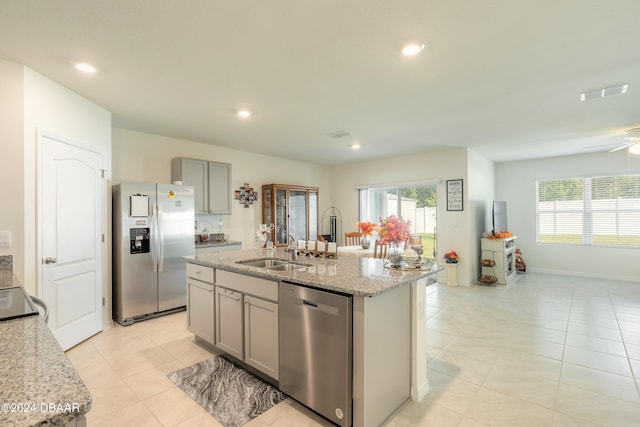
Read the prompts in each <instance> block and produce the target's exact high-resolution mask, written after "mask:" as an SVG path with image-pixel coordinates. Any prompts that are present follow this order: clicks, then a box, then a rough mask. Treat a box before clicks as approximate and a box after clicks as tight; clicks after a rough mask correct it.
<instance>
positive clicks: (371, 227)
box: [356, 221, 378, 236]
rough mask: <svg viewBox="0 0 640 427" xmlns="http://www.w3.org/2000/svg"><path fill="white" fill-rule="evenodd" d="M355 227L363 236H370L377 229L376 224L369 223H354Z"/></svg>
mask: <svg viewBox="0 0 640 427" xmlns="http://www.w3.org/2000/svg"><path fill="white" fill-rule="evenodd" d="M356 225H357V226H358V228H359V229H360V232H361V233H362V235H363V236H371V235H372V234H373V232H374V231H375V230H377V228H378V224H376V223H375V222H369V221H362V222H356Z"/></svg>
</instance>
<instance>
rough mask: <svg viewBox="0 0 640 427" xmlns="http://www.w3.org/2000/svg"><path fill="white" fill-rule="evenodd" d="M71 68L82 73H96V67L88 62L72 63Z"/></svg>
mask: <svg viewBox="0 0 640 427" xmlns="http://www.w3.org/2000/svg"><path fill="white" fill-rule="evenodd" d="M73 66H74V67H76V70H78V71H82V72H83V73H89V74H90V73H95V72H96V67H95V66H93V65H91V64H89V63H88V62H81V61H78V62H74V63H73Z"/></svg>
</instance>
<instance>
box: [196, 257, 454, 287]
mask: <svg viewBox="0 0 640 427" xmlns="http://www.w3.org/2000/svg"><path fill="white" fill-rule="evenodd" d="M271 252H273V258H280V259H288V258H289V253H288V252H285V251H284V250H282V249H275V250H273V251H271ZM268 256H269V252H268V251H266V250H263V249H261V250H258V251H256V250H255V249H247V250H243V251H233V252H224V253H213V254H203V255H196V256H194V257H185V260H187V262H191V263H194V264H200V265H204V266H209V267H214V268H218V269H221V270H227V271H233V272H236V273H243V274H248V275H251V276H256V277H262V278H265V279H272V280H288V281H291V282H294V283H297V284H301V285H307V286H312V287H316V288H320V289H327V290H331V291H336V292H342V293H345V294H348V295H357V296H364V297H374V296H376V295H379V294H382V293H384V292H387V291H390V290H391V289H394V288H396V287H398V286H401V285H405V284H409V283H411V282H414V281H416V280H418V279H421V278H424V277H428V276H430V275H434V274H436V273H437V272H438V271H440V270H442V269H443V268H442V267H439V268H438V267H435V268H434V269H431V270H413V271H405V270H401V271H399V270H393V269H389V268H385V266H384V260H382V259H379V258H358V257H354V256H343V257H339V258H338V259H323V258H309V257H300V256H299V257H298V259H297V260H295V261H293V262H297V263H303V264H309V266H308V267H306V268H305V269H303V270H295V271H274V270H269V269H265V268H259V267H251V266H246V265H243V264H238V263H237V261H243V260H248V259H256V258H266V257H268Z"/></svg>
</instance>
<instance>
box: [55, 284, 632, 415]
mask: <svg viewBox="0 0 640 427" xmlns="http://www.w3.org/2000/svg"><path fill="white" fill-rule="evenodd" d="M427 311H428V314H427V316H428V320H427V344H428V361H427V363H428V377H429V380H430V387H431V389H430V392H429V394H428V395H427V397H426V398H425V399H424V400H423V401H422V402H420V403H415V402H410V403H408V404H407V405H406V406H405V407H404V408H403V409H402V410H401V411H400V412H399V413H398V414H397V415H396V416H395V417H394V418H393V419H391V420H390V422H389V423H388V425H389V426H436V427H448V426H460V427H472V426H497V427H500V426H505V427H507V426H508V427H513V426H534V427H544V426H552V427H570V426H571V427H576V426H584V427H587V426H606V427H616V426H638V425H640V395H639V388H640V283H628V282H618V281H607V280H599V279H598V280H596V279H585V278H576V277H566V276H553V275H544V274H536V273H526V274H522V275H519V276H518V278H517V279H516V281H515V282H514V283H511V284H509V285H508V286H500V285H498V286H496V287H483V286H472V287H470V288H468V287H447V286H446V285H442V284H434V285H431V286H429V287H427ZM185 322H186V320H185V313H178V314H174V315H171V316H166V317H162V318H158V319H153V320H149V321H145V322H141V323H138V324H135V325H133V326H129V327H126V328H123V327H120V326H118V325H116V326H115V327H114V328H112V329H108V330H106V331H104V332H102V333H100V334H98V335H96V336H95V337H93V338H91V339H89V340H87V341H85V342H84V343H82V344H80V345H78V346H77V347H75V348H73V349H71V350H69V351H68V352H67V355H68V356H69V359H70V360H71V361H72V363H73V364H74V366H75V367H76V369H77V370H78V372H79V373H80V376H81V377H82V378H83V380H84V381H85V383H86V384H87V387H88V388H89V390H90V391H91V394H92V396H93V408H92V410H91V411H90V412H89V414H88V417H87V419H88V423H89V426H91V427H93V426H103V425H104V426H119V425H120V426H131V425H135V426H219V425H220V424H219V423H218V422H217V421H216V420H215V419H214V418H212V417H211V416H209V414H208V413H206V412H205V411H204V410H203V409H202V408H201V407H200V406H199V405H197V404H196V403H194V402H193V401H192V400H191V399H189V398H188V397H187V396H186V395H185V394H184V393H182V392H181V391H180V390H179V389H178V388H176V387H175V386H174V385H173V383H172V382H170V381H169V380H168V379H167V378H166V374H167V373H169V372H172V371H175V370H177V369H179V368H181V367H184V366H188V365H190V364H193V363H196V362H198V361H200V360H203V359H206V358H208V357H210V356H211V353H209V352H208V351H206V350H204V349H202V348H201V347H199V346H197V345H196V344H194V343H193V337H192V335H191V334H190V333H188V332H187V331H186V327H185ZM268 425H269V426H296V427H297V426H318V425H321V426H329V425H330V424H329V423H327V422H326V421H325V420H323V419H322V418H319V417H318V416H317V415H315V414H313V413H312V412H310V411H309V410H307V409H306V408H304V407H303V406H302V405H300V404H298V403H296V402H294V401H292V400H290V399H287V400H285V401H284V402H282V403H280V404H279V405H277V406H276V407H274V408H272V409H271V410H270V411H268V412H266V413H264V414H263V415H261V416H260V417H258V418H256V419H255V420H253V421H252V422H251V423H249V424H248V426H249V427H251V426H258V427H260V426H268Z"/></svg>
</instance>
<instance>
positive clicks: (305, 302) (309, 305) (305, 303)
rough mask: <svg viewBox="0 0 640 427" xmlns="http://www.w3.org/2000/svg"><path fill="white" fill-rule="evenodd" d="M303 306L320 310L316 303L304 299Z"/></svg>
mask: <svg viewBox="0 0 640 427" xmlns="http://www.w3.org/2000/svg"><path fill="white" fill-rule="evenodd" d="M302 305H306V306H308V307H312V308H315V309H317V308H318V303H315V302H313V301H309V300H307V299H303V300H302Z"/></svg>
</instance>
